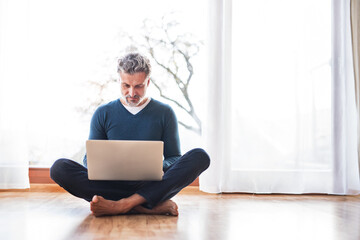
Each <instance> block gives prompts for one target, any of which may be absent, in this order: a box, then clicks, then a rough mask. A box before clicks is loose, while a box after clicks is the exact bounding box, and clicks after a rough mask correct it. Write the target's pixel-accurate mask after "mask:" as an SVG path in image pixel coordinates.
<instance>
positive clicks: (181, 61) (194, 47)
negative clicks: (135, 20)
mask: <svg viewBox="0 0 360 240" xmlns="http://www.w3.org/2000/svg"><path fill="white" fill-rule="evenodd" d="M180 26H181V25H180V24H179V23H178V22H177V21H175V20H174V16H173V13H170V14H167V15H164V16H162V17H161V20H160V22H159V23H157V22H156V21H155V20H151V19H145V20H144V21H143V26H142V31H141V34H140V35H131V34H129V33H127V32H121V33H120V34H119V36H120V37H119V38H120V40H119V41H120V43H121V45H122V46H124V43H125V44H126V46H127V47H126V48H125V52H134V51H139V52H142V53H145V54H147V55H148V56H149V57H150V60H151V62H152V63H153V65H154V63H155V64H156V65H157V66H158V67H159V68H154V66H153V74H152V76H151V78H150V79H151V82H152V84H153V85H154V86H155V87H156V89H157V90H158V91H159V94H160V96H161V97H162V98H163V99H166V100H167V101H169V102H171V103H173V104H174V105H175V106H176V107H177V108H178V109H179V110H180V111H182V112H183V113H185V115H187V116H188V117H190V120H189V118H187V120H185V119H181V117H180V118H179V119H178V122H179V124H180V125H182V126H183V127H185V128H186V129H188V130H190V131H193V132H195V133H197V134H199V135H200V134H201V131H202V126H201V120H200V118H199V117H198V115H197V114H196V111H195V107H194V104H193V102H192V100H191V97H190V95H189V86H190V82H191V80H192V77H193V75H194V67H193V64H192V58H193V57H194V56H196V55H197V54H198V53H199V50H200V48H201V46H202V45H203V43H202V41H200V40H197V39H196V38H195V37H194V35H193V34H191V33H188V32H184V31H181V29H180ZM155 69H158V70H157V71H155ZM117 81H118V80H117V79H116V78H113V77H109V78H108V79H107V80H105V81H89V84H90V85H92V86H93V87H95V89H97V96H98V98H97V99H92V100H91V103H90V105H89V106H88V107H87V108H82V109H80V111H82V112H92V110H93V109H94V108H96V107H98V106H99V105H101V104H103V103H105V102H106V100H105V98H104V95H105V92H106V89H107V88H108V86H109V84H111V83H114V82H117Z"/></svg>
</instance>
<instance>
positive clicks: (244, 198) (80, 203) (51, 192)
mask: <svg viewBox="0 0 360 240" xmlns="http://www.w3.org/2000/svg"><path fill="white" fill-rule="evenodd" d="M173 200H174V201H175V202H176V203H177V204H178V206H179V216H178V217H169V216H146V215H129V216H126V215H123V216H113V217H102V218H95V217H94V216H92V215H91V214H90V211H89V204H88V203H87V202H86V201H84V200H81V199H77V198H75V197H73V196H71V195H70V194H68V193H66V192H64V191H59V190H58V188H57V187H55V186H51V185H47V186H46V187H44V185H32V189H31V191H29V190H27V191H25V192H24V191H19V190H17V191H10V190H5V191H4V190H2V191H0V239H3V240H7V239H49V240H56V239H86V240H88V239H142V240H146V239H196V240H197V239H200V240H201V239H204V240H211V239H216V240H219V239H220V240H222V239H287V240H289V239H302V240H303V239H306V240H307V239H326V240H331V239H339V240H340V239H341V240H343V239H360V197H359V196H355V197H354V196H346V197H344V196H327V195H253V194H205V193H201V192H199V191H198V190H197V188H196V187H190V188H187V189H185V190H183V191H182V192H181V193H180V194H179V195H177V196H176V197H174V198H173Z"/></svg>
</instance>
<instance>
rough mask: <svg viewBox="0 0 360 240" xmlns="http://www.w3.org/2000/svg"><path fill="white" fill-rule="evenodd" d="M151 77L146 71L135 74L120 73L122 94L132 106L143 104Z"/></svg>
mask: <svg viewBox="0 0 360 240" xmlns="http://www.w3.org/2000/svg"><path fill="white" fill-rule="evenodd" d="M149 83H150V78H147V79H146V74H145V73H144V72H139V73H135V74H132V75H130V74H127V73H120V84H121V95H122V96H123V98H124V99H125V101H126V103H127V104H128V105H129V106H131V107H136V106H140V105H142V104H143V103H144V102H143V100H144V98H145V95H146V89H147V87H148V86H149Z"/></svg>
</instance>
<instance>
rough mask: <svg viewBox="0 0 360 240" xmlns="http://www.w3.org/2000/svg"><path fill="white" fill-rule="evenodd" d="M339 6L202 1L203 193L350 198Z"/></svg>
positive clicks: (346, 39)
mask: <svg viewBox="0 0 360 240" xmlns="http://www.w3.org/2000/svg"><path fill="white" fill-rule="evenodd" d="M349 3H350V1H349V0H341V1H335V0H334V1H333V2H330V1H327V0H321V1H320V0H319V1H311V0H305V1H297V0H296V1H295V0H293V1H283V0H274V1H266V0H263V1H245V0H238V1H231V0H222V1H217V0H209V21H210V24H209V26H210V29H209V37H208V41H207V45H208V47H209V57H208V59H209V64H208V65H209V69H210V70H209V77H208V78H209V89H208V96H209V97H208V102H209V104H208V106H209V109H208V118H207V122H206V123H205V126H204V127H205V130H204V137H205V141H206V142H207V147H206V149H207V151H208V152H209V154H210V157H211V160H212V161H211V165H210V168H209V169H208V170H207V171H206V172H205V173H204V174H203V175H202V176H201V177H200V189H201V190H202V191H206V192H213V193H218V192H251V193H294V194H300V193H328V194H358V193H359V192H360V184H359V167H358V163H357V157H358V156H357V146H356V145H357V143H356V141H357V139H356V129H357V123H356V107H355V95H354V94H355V93H354V79H353V71H352V66H353V64H352V60H351V59H352V58H351V56H352V55H351V39H350V12H349Z"/></svg>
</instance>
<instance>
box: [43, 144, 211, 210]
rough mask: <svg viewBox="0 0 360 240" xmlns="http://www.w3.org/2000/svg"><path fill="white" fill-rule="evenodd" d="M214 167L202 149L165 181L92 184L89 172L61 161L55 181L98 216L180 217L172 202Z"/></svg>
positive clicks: (173, 169) (52, 172)
mask: <svg viewBox="0 0 360 240" xmlns="http://www.w3.org/2000/svg"><path fill="white" fill-rule="evenodd" d="M209 164H210V159H209V156H208V155H207V154H206V152H205V151H204V150H202V149H199V148H198V149H193V150H191V151H189V152H188V153H186V154H184V155H183V156H182V157H180V158H179V159H178V160H177V161H176V162H175V163H174V164H173V165H172V166H171V167H170V168H169V169H168V170H167V171H166V172H165V174H164V177H163V180H162V181H92V180H89V179H88V176H87V169H86V168H85V167H84V166H82V165H80V164H78V163H76V162H74V161H72V160H69V159H59V160H57V161H56V162H55V163H54V164H53V166H52V167H51V169H50V176H51V178H52V179H53V180H54V181H55V182H56V183H58V184H59V185H60V186H61V187H63V188H64V189H65V190H67V191H68V192H69V193H71V194H73V195H75V196H77V197H80V198H83V199H85V200H87V201H89V202H90V209H91V211H92V212H93V214H94V215H95V216H102V215H116V214H126V213H143V214H163V215H175V216H176V215H178V210H177V209H178V207H177V205H176V203H175V202H173V201H171V200H170V198H172V197H173V196H175V195H176V194H177V193H178V192H179V191H180V190H181V189H183V188H184V187H186V186H188V185H189V184H190V183H191V182H193V181H194V180H195V179H196V178H197V177H198V176H199V175H200V174H201V173H202V172H203V171H204V170H206V169H207V168H208V166H209Z"/></svg>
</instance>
